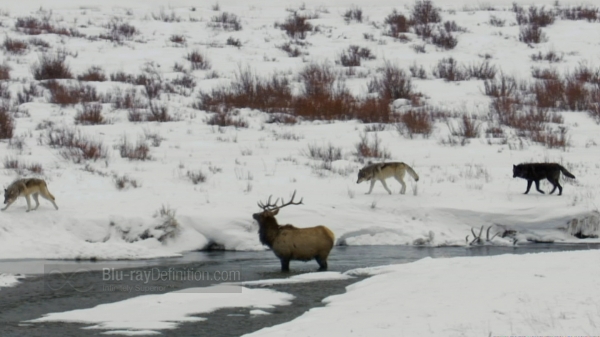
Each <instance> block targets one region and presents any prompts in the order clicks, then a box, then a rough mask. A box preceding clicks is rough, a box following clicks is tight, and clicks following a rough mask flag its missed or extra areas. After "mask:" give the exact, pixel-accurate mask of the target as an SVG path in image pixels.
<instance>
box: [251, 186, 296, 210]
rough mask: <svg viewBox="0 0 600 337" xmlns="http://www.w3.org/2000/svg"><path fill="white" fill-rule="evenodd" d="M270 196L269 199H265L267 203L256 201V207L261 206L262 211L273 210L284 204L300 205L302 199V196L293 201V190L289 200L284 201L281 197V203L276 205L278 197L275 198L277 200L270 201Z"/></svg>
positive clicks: (294, 195)
mask: <svg viewBox="0 0 600 337" xmlns="http://www.w3.org/2000/svg"><path fill="white" fill-rule="evenodd" d="M271 197H272V195H270V196H269V199H267V204H266V205H265V204H264V203H262V202H258V207H260V208H262V209H263V210H264V211H274V210H278V209H280V208H283V207H285V206H289V205H301V204H302V200H304V198H300V201H298V202H294V198H295V197H296V191H295V190H294V194H292V199H290V201H288V202H286V203H284V202H283V199H281V205H280V206H277V203H278V202H279V199H280V198H277V200H275V202H274V203H271Z"/></svg>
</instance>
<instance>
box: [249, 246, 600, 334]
mask: <svg viewBox="0 0 600 337" xmlns="http://www.w3.org/2000/svg"><path fill="white" fill-rule="evenodd" d="M598 258H600V254H599V253H598V252H597V251H578V252H566V253H539V254H527V255H509V254H507V255H499V256H493V257H469V258H463V257H460V258H448V259H443V258H441V259H431V258H425V259H422V260H419V261H417V262H413V263H408V264H402V265H393V266H386V267H382V268H375V269H373V270H372V272H373V274H374V275H375V276H373V277H370V278H368V279H366V280H363V281H360V282H358V283H355V284H353V285H350V286H348V287H347V290H348V291H347V293H345V294H341V295H335V296H330V297H328V298H326V299H325V303H326V306H325V307H321V308H315V309H311V310H310V311H308V312H306V313H305V314H304V315H302V316H300V317H298V318H296V319H295V320H293V321H291V322H288V323H284V324H281V325H277V326H274V327H271V328H265V329H262V330H259V331H257V332H256V333H251V334H247V335H245V336H248V337H250V336H252V337H259V336H260V337H262V336H288V337H294V336H313V337H316V336H593V335H595V334H597V332H598V325H599V324H600V313H599V312H598V298H600V281H599V280H600V268H597V266H596V263H597V261H598Z"/></svg>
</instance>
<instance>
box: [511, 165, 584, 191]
mask: <svg viewBox="0 0 600 337" xmlns="http://www.w3.org/2000/svg"><path fill="white" fill-rule="evenodd" d="M560 172H562V173H563V174H564V175H565V176H567V177H569V178H573V179H575V176H574V175H572V174H571V172H569V171H567V169H566V168H564V167H562V165H560V164H557V163H530V164H519V165H513V178H516V177H519V178H523V179H527V191H525V194H527V193H529V189H530V188H531V183H532V182H534V181H535V189H536V190H537V191H538V192H540V193H542V194H544V191H542V190H540V180H542V179H548V181H549V182H550V183H551V184H552V186H554V188H553V189H552V191H550V194H552V193H554V191H555V190H556V188H557V187H558V195H562V186H560V184H559V182H558V178H560Z"/></svg>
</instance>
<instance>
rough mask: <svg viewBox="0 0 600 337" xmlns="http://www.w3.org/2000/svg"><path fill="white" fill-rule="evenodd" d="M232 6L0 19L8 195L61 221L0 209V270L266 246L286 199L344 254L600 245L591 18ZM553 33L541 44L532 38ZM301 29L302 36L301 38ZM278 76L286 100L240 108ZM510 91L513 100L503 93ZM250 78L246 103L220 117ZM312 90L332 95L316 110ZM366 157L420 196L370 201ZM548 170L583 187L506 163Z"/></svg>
mask: <svg viewBox="0 0 600 337" xmlns="http://www.w3.org/2000/svg"><path fill="white" fill-rule="evenodd" d="M241 3H242V2H239V1H218V2H216V1H215V2H212V3H209V2H194V1H172V2H169V5H168V6H165V5H164V2H159V1H149V2H138V1H131V2H128V1H118V2H117V1H102V2H100V1H97V2H96V3H95V4H94V2H86V5H85V6H83V5H80V4H79V3H77V2H73V1H54V2H53V3H52V6H51V7H50V6H49V5H48V4H47V3H46V2H42V1H37V2H36V1H31V2H29V1H28V2H27V3H26V4H22V3H17V2H14V3H10V4H9V3H5V4H2V5H0V33H1V34H0V35H2V36H3V38H2V39H4V41H2V46H1V48H2V52H1V53H0V64H2V65H3V66H2V68H1V69H0V78H1V79H2V81H1V83H0V85H1V86H0V93H1V94H2V95H1V96H2V101H3V106H4V108H1V109H0V110H1V111H0V112H2V113H1V114H0V115H1V116H0V129H1V130H0V131H2V132H1V133H2V134H3V136H2V137H1V138H3V139H2V140H1V142H0V149H1V150H2V153H3V156H2V164H3V165H2V173H3V174H2V184H3V185H4V186H5V187H7V186H8V185H9V184H10V183H11V182H12V181H13V180H15V179H17V178H21V177H40V178H43V179H45V180H46V181H47V183H48V188H49V190H50V192H51V193H52V194H53V195H54V196H55V197H56V203H57V204H58V206H59V208H60V209H59V210H58V211H56V210H54V208H53V207H52V205H51V204H50V203H49V202H47V201H46V200H43V199H42V200H40V203H41V205H40V207H39V209H38V210H36V211H32V212H29V213H26V212H25V210H26V203H25V200H23V198H21V199H19V200H18V201H17V202H16V203H15V204H13V205H12V206H11V207H10V208H8V209H7V210H6V211H4V212H2V214H0V259H13V258H58V259H75V258H83V259H137V258H150V257H158V256H173V255H177V254H179V253H181V252H184V251H188V250H195V249H203V248H206V247H207V246H209V245H213V244H218V245H222V246H223V247H224V248H225V249H229V250H259V249H264V247H263V246H262V245H261V244H260V243H259V241H258V235H257V224H256V223H255V222H254V221H253V220H252V217H251V215H252V213H254V212H257V211H259V208H258V207H257V205H256V203H257V202H258V201H261V200H263V201H264V200H266V198H267V197H268V196H269V195H273V196H274V197H284V198H288V197H289V196H290V195H291V194H292V192H293V191H294V190H296V191H297V195H298V196H300V197H302V198H304V199H303V200H304V205H302V206H296V207H288V208H286V209H284V210H282V211H281V213H280V214H279V216H278V220H279V221H280V223H291V224H294V225H295V226H298V227H308V226H314V225H320V224H322V225H326V226H328V227H329V228H331V229H332V231H333V232H334V233H335V234H336V237H337V238H338V243H339V244H347V245H372V244H392V245H404V244H426V245H434V246H437V245H465V244H466V241H465V237H466V236H467V235H470V237H471V239H472V234H471V228H480V227H481V226H485V227H484V228H487V227H488V226H492V225H494V227H493V228H492V230H491V231H492V232H493V233H496V232H498V233H504V234H506V237H504V238H502V237H500V235H499V236H497V237H496V238H495V239H494V243H495V244H505V245H512V244H513V243H514V242H515V239H516V240H517V244H527V243H529V242H535V241H545V242H547V241H572V242H574V241H577V242H579V241H580V239H578V238H576V237H575V236H574V234H578V235H579V236H580V237H581V236H586V237H588V236H591V237H593V236H596V237H597V235H598V232H599V217H598V213H597V212H598V203H599V201H600V200H599V196H598V193H597V190H598V188H599V187H600V186H599V185H600V179H598V178H599V177H598V175H599V168H600V162H599V160H598V144H599V143H600V138H599V136H598V135H599V131H600V125H598V123H597V121H598V118H599V117H600V110H599V109H600V107H599V106H598V102H599V101H600V41H599V40H598V35H597V32H598V29H599V28H600V23H599V21H600V20H599V19H590V20H586V18H585V17H583V14H585V13H588V12H589V13H597V9H596V12H594V8H595V7H593V6H590V5H585V4H584V5H581V4H580V2H578V1H572V3H570V2H569V1H561V2H560V5H559V6H554V5H553V2H550V1H547V2H542V1H540V2H536V3H534V5H536V6H535V7H532V8H537V9H538V12H535V13H534V14H535V15H533V14H532V13H533V12H532V11H531V10H530V7H529V5H531V4H532V3H526V4H525V3H524V4H522V6H523V7H522V8H521V9H518V8H517V9H515V8H513V7H512V5H511V3H512V1H496V2H494V3H490V4H489V5H482V4H481V3H480V2H478V1H464V2H461V3H460V4H457V3H456V2H454V1H435V2H434V3H433V4H434V5H435V6H436V8H434V10H437V11H438V14H439V16H441V20H440V21H439V23H435V22H434V23H431V24H425V25H421V26H419V25H417V24H414V23H406V25H407V32H404V33H398V32H395V31H394V29H400V28H401V24H400V22H401V20H402V19H401V16H402V17H404V18H405V19H407V20H408V19H409V18H411V15H412V14H414V13H413V10H414V3H413V2H412V1H405V2H397V1H387V0H385V1H384V0H380V1H374V2H373V1H370V2H368V3H362V4H361V3H360V2H358V3H357V2H352V1H341V0H339V1H330V2H328V3H327V5H323V4H322V3H321V2H316V1H306V2H305V3H304V4H303V5H300V4H298V3H297V2H292V1H281V2H277V4H276V5H274V4H272V3H271V2H268V1H259V0H252V1H246V2H243V5H241ZM542 5H545V7H543V8H542ZM575 5H577V6H583V7H573V6H575ZM578 8H579V9H578ZM394 10H396V11H395V12H394ZM359 12H360V20H359V15H358V14H359ZM582 13H583V14H582ZM532 15H533V17H532ZM546 16H547V17H551V18H552V20H551V21H552V22H551V23H549V24H547V25H544V26H543V28H536V29H541V32H542V33H543V34H542V35H543V36H542V37H541V40H540V41H539V43H536V42H532V41H528V40H527V39H528V38H529V37H527V36H525V37H524V36H522V34H524V33H527V29H529V28H531V27H534V24H532V23H531V22H532V20H543V19H544V18H545V17H546ZM298 18H301V19H298ZM518 18H520V19H519V20H520V21H521V22H520V24H518V23H517V20H518ZM294 20H295V21H294ZM523 20H524V21H523ZM409 21H410V20H409ZM446 22H448V25H447V26H448V27H447V28H446V27H445V26H446V25H445V23H446ZM452 22H454V24H453V23H452ZM300 23H301V24H304V26H303V27H305V28H306V27H308V26H307V24H308V25H309V26H310V29H309V28H307V29H306V31H303V30H302V29H303V28H298V27H296V28H295V29H298V34H296V35H294V33H290V32H289V29H290V28H289V25H290V24H300ZM286 27H288V28H286ZM419 27H420V28H419ZM423 27H425V28H427V27H434V28H432V29H433V30H434V32H433V33H432V34H433V35H431V36H430V37H428V36H427V35H426V34H425V33H420V34H417V33H415V32H416V30H418V29H421V28H423ZM438 27H440V28H438ZM535 27H537V26H535ZM286 29H287V30H286ZM538 32H539V31H538ZM534 33H535V32H534ZM302 34H305V36H302ZM423 34H425V35H423ZM436 34H437V35H436ZM520 36H521V38H520ZM436 38H440V39H442V41H441V42H439V41H438V42H435V41H436V40H435V39H436ZM453 38H454V39H456V41H455V42H456V43H455V46H453V45H452V44H453V42H452V41H453V40H452V39H453ZM524 40H527V41H524ZM444 41H445V42H444ZM351 46H357V48H358V49H356V48H355V49H353V48H352V47H351ZM361 48H362V49H361ZM367 51H368V52H367ZM361 53H362V54H361ZM357 55H358V56H357ZM361 55H362V56H361ZM345 56H346V58H344V57H345ZM353 57H354V59H352V58H353ZM450 57H452V58H453V60H454V61H449V60H448V58H450ZM348 58H350V59H351V60H354V61H356V58H358V63H359V65H356V64H355V65H353V66H346V65H345V64H347V63H346V62H347V61H348ZM540 58H541V60H540ZM443 59H446V60H445V61H444V60H443ZM53 62H54V63H53ZM453 62H455V63H453ZM311 67H313V68H311ZM388 70H389V71H392V72H393V71H399V72H396V73H395V74H397V75H398V74H402V75H398V76H400V77H401V79H403V80H407V81H410V82H411V88H410V90H408V91H409V92H407V93H406V95H401V96H395V95H392V96H390V97H387V96H385V95H386V94H384V93H383V92H384V91H385V90H384V89H382V88H384V87H385V84H386V83H388V82H385V79H386V77H385V75H386V71H388ZM492 70H494V72H493V73H492V74H490V71H492ZM310 71H316V72H318V71H321V73H316V72H314V73H312V74H313V75H314V74H317V75H318V74H320V75H331V76H333V78H335V80H334V81H333V82H327V80H326V79H323V78H321V79H320V80H319V79H318V80H317V81H316V82H307V77H308V75H310V73H309V72H310ZM449 72H450V73H451V74H449ZM461 73H462V75H464V76H465V78H463V79H461V78H460V77H461ZM486 73H487V82H486V80H484V79H482V76H483V77H485V76H486ZM452 74H454V75H457V76H458V78H457V77H455V76H454V75H452ZM533 75H535V76H536V77H537V78H534V77H533ZM244 76H246V77H244ZM315 76H316V75H315ZM402 76H404V77H402ZM244 78H246V79H248V78H249V79H250V80H249V82H248V81H247V82H244ZM276 79H279V80H281V82H277V83H279V84H280V87H279V88H275V89H278V90H280V91H276V90H275V89H274V88H271V89H273V91H266V93H264V92H263V93H262V94H261V92H259V93H253V96H252V97H251V98H249V97H248V95H250V92H251V91H252V90H254V89H256V88H258V87H261V88H262V85H263V84H264V83H267V82H268V81H271V80H273V81H275V80H276ZM396 79H397V77H396ZM456 79H461V80H456ZM502 79H505V80H506V83H508V84H509V85H510V84H511V83H513V84H514V87H513V89H511V90H513V92H511V93H508V94H497V95H496V97H494V94H493V93H492V92H491V91H492V90H491V89H490V86H494V85H500V84H501V81H502ZM511 81H514V82H511ZM244 83H245V84H248V83H250V84H251V85H250V87H252V88H246V90H247V92H245V93H246V94H247V96H246V97H243V98H244V99H247V100H248V102H250V103H249V104H248V105H247V106H249V107H244V104H245V103H239V101H238V103H236V102H234V99H233V98H231V97H230V98H231V100H228V99H227V98H224V99H222V100H219V97H220V96H219V95H225V94H227V93H230V92H229V91H228V89H227V88H231V87H232V85H233V87H236V86H237V87H239V86H240V85H241V84H244ZM271 83H272V84H273V86H276V83H275V82H271ZM315 83H316V85H317V86H316V89H319V88H321V87H320V85H322V86H323V87H324V88H326V89H323V90H330V91H331V92H329V93H333V94H332V95H331V96H328V95H329V93H327V92H326V93H325V94H323V95H324V96H310V88H308V87H307V85H308V84H313V85H315ZM405 84H406V82H405ZM486 84H487V87H488V89H490V90H486ZM552 85H555V87H558V88H559V89H556V88H555V87H553V86H552ZM255 87H256V88H255ZM327 88H328V89H327ZM552 88H554V89H552ZM569 88H571V89H572V90H571V89H569ZM573 88H574V89H573ZM313 89H314V88H313ZM321 89H322V88H321ZM321 89H319V90H321ZM393 89H399V88H398V87H397V86H395V87H393ZM240 90H243V89H240ZM286 90H287V91H286ZM552 90H554V91H552ZM556 90H558V91H556ZM573 90H575V91H576V93H574V92H575V91H573ZM577 90H579V91H577ZM392 91H394V90H392ZM274 93H280V94H282V95H284V94H285V95H289V96H285V95H284V96H282V97H283V98H282V99H281V100H278V96H276V95H275V94H274ZM486 93H487V95H486ZM577 93H579V94H577ZM336 95H337V96H336ZM225 96H226V95H225ZM316 97H319V99H321V98H322V99H323V100H322V101H321V100H318V99H316ZM323 97H325V98H323ZM339 97H341V98H340V99H339V100H338V101H335V99H337V98H339ZM269 100H270V101H272V102H271V103H272V104H273V105H271V106H268V104H271V103H268V102H267V103H264V102H263V101H269ZM215 102H216V103H215ZM273 102H274V103H273ZM382 102H383V103H382ZM259 103H260V104H263V105H264V106H265V107H266V108H265V109H258V108H257V109H253V108H252V107H255V106H256V105H257V104H259ZM236 104H237V105H236ZM320 104H321V105H320ZM336 104H337V105H336ZM344 104H347V105H344ZM369 104H372V105H369ZM388 104H389V106H388ZM502 104H504V105H502ZM239 105H241V106H239ZM339 106H341V108H339ZM373 106H374V108H373ZM315 107H317V108H315ZM319 107H320V108H319ZM311 109H312V110H311ZM336 109H337V110H336ZM334 113H337V114H334ZM511 114H512V115H511ZM594 114H595V115H594ZM375 115H377V116H380V115H381V116H380V117H376V116H375ZM319 116H327V117H326V118H325V119H326V120H323V118H319ZM411 118H413V119H411ZM414 118H417V119H418V118H424V119H423V121H422V122H423V123H425V126H424V128H421V129H419V128H418V125H416V124H418V120H417V121H415V120H414ZM11 125H12V126H11ZM469 125H470V126H473V130H472V131H473V132H474V133H472V134H470V135H468V134H467V133H466V132H465V131H466V130H465V127H467V126H469ZM428 126H430V127H431V129H428ZM9 131H10V132H9ZM361 144H362V146H361ZM377 146H378V150H379V152H380V153H379V154H380V156H375V157H373V156H372V154H373V150H375V148H376V147H377ZM365 149H368V150H369V151H371V153H370V154H369V153H368V152H369V151H365ZM369 160H371V161H383V160H385V161H388V162H389V161H402V162H405V163H407V164H409V165H410V166H411V167H413V168H414V169H415V171H416V172H417V173H418V174H419V176H420V180H419V181H418V182H415V181H414V180H412V178H410V177H409V176H408V175H407V177H406V178H405V180H406V182H407V185H408V188H407V193H406V194H405V195H400V194H399V193H398V192H399V190H400V185H399V184H398V183H397V182H396V181H394V180H393V179H390V180H388V186H390V188H391V189H392V191H393V192H394V193H393V194H392V195H388V194H387V192H386V191H385V190H384V189H383V187H382V186H381V185H380V184H379V183H377V184H376V185H375V188H374V191H373V193H372V194H371V195H365V193H366V192H367V191H368V188H369V186H368V183H363V184H362V185H357V184H356V179H357V173H358V170H359V169H360V168H361V167H363V165H364V164H365V163H366V162H367V161H369ZM538 161H539V162H543V161H550V162H558V163H561V164H562V165H563V166H564V167H566V168H567V169H568V170H569V171H570V172H572V173H573V174H574V175H575V176H576V179H575V180H573V179H564V178H561V181H562V184H563V187H564V191H563V195H562V196H560V197H559V196H556V194H555V195H547V194H546V195H542V194H539V193H538V192H536V191H533V190H532V191H531V192H530V193H529V194H528V195H524V194H523V192H524V191H525V188H526V181H525V180H523V179H514V178H513V177H512V165H513V164H518V163H522V162H538ZM550 187H551V186H550V184H549V183H547V182H546V181H544V182H543V183H542V189H543V190H545V191H546V192H548V191H549V190H550ZM574 219H575V220H574ZM585 240H586V241H588V242H589V241H594V240H596V239H593V238H589V239H585ZM596 241H597V240H596Z"/></svg>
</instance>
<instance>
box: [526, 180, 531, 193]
mask: <svg viewBox="0 0 600 337" xmlns="http://www.w3.org/2000/svg"><path fill="white" fill-rule="evenodd" d="M532 182H533V181H532V180H527V190H525V193H524V194H527V193H529V189H530V188H531V183H532Z"/></svg>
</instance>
